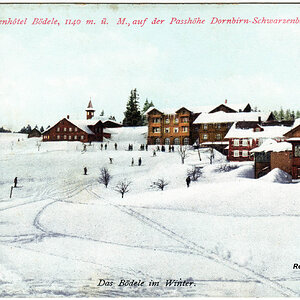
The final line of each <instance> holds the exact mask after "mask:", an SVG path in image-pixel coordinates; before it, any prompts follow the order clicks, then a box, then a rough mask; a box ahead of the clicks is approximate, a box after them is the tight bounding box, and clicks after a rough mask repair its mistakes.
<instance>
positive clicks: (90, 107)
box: [85, 100, 95, 120]
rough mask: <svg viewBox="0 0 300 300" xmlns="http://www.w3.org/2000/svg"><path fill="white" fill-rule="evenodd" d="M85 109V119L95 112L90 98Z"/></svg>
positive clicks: (90, 117) (88, 118) (91, 116)
mask: <svg viewBox="0 0 300 300" xmlns="http://www.w3.org/2000/svg"><path fill="white" fill-rule="evenodd" d="M85 111H86V119H87V120H90V119H92V118H93V116H94V112H95V110H94V109H93V104H92V100H90V102H89V104H88V107H87V109H86V110H85Z"/></svg>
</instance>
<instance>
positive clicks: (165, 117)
mask: <svg viewBox="0 0 300 300" xmlns="http://www.w3.org/2000/svg"><path fill="white" fill-rule="evenodd" d="M250 111H251V106H250V104H234V105H230V106H229V105H228V104H227V101H225V104H220V105H218V106H211V105H210V106H199V107H193V108H187V107H181V108H179V109H178V110H176V109H165V110H159V109H157V108H153V107H152V108H150V109H149V110H148V111H147V112H146V114H147V119H148V144H165V145H169V144H171V145H192V144H194V143H195V142H197V143H198V144H199V142H200V143H201V142H208V141H211V142H221V141H223V138H224V136H225V134H226V133H227V131H228V130H229V128H230V126H231V125H232V123H233V122H232V121H230V122H225V123H224V122H223V123H221V122H219V123H218V122H217V123H216V122H215V121H214V122H213V123H211V124H208V123H205V124H202V123H201V122H197V120H199V118H200V119H201V116H206V115H209V116H211V117H212V118H215V119H216V118H217V116H218V115H220V114H221V115H227V114H228V115H234V114H235V113H237V112H243V113H244V114H247V113H249V112H250ZM227 123H228V124H227ZM203 130H204V131H203ZM225 146H226V145H225Z"/></svg>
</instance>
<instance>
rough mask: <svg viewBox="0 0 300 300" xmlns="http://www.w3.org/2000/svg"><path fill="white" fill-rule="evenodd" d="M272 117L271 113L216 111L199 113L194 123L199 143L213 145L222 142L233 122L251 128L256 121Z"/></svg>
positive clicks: (270, 119)
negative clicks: (196, 127)
mask: <svg viewBox="0 0 300 300" xmlns="http://www.w3.org/2000/svg"><path fill="white" fill-rule="evenodd" d="M246 107H248V106H246ZM274 119H275V118H274V116H273V114H272V113H261V112H246V111H243V112H235V113H233V112H224V111H218V112H215V113H202V114H200V115H199V116H198V117H197V118H196V120H195V121H194V124H195V125H196V126H198V133H199V144H200V145H213V144H224V138H225V136H226V134H227V133H228V131H229V129H230V128H231V126H232V125H233V123H238V126H239V127H241V128H251V127H252V128H253V127H254V126H255V125H256V124H258V123H261V122H270V121H273V120H274ZM227 145H228V142H227Z"/></svg>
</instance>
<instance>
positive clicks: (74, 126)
mask: <svg viewBox="0 0 300 300" xmlns="http://www.w3.org/2000/svg"><path fill="white" fill-rule="evenodd" d="M94 113H95V110H94V108H93V105H92V102H91V101H90V102H89V104H88V107H87V109H86V119H84V120H71V119H70V118H69V116H67V117H66V118H63V119H62V120H60V121H58V122H57V123H56V124H55V125H53V126H52V127H50V128H48V129H47V130H46V131H44V132H43V141H44V142H48V141H80V142H83V143H86V142H94V141H97V142H102V141H103V138H104V137H105V138H110V133H108V132H105V129H106V128H114V127H121V126H122V125H121V124H119V123H117V122H115V121H113V120H109V119H106V118H105V117H98V118H96V117H94Z"/></svg>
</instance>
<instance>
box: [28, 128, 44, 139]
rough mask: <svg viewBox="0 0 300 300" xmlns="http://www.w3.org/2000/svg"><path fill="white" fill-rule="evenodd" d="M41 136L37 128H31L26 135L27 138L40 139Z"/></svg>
mask: <svg viewBox="0 0 300 300" xmlns="http://www.w3.org/2000/svg"><path fill="white" fill-rule="evenodd" d="M41 136H42V133H41V132H40V131H39V130H38V129H37V128H33V129H32V130H31V131H30V133H29V134H28V138H33V137H41Z"/></svg>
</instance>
